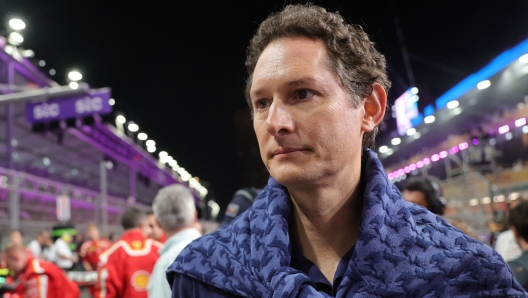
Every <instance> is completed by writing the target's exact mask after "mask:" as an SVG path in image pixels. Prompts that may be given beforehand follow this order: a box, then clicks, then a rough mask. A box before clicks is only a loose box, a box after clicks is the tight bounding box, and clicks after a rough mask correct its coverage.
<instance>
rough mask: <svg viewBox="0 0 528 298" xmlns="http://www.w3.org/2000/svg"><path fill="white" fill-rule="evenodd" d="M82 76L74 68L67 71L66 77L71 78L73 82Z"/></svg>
mask: <svg viewBox="0 0 528 298" xmlns="http://www.w3.org/2000/svg"><path fill="white" fill-rule="evenodd" d="M82 77H83V76H82V74H81V73H80V72H78V71H76V70H74V71H70V72H69V73H68V79H70V80H72V81H74V82H76V81H80V80H82Z"/></svg>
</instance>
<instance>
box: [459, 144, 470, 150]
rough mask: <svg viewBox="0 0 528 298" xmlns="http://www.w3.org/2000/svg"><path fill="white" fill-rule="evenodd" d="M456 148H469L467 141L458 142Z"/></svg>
mask: <svg viewBox="0 0 528 298" xmlns="http://www.w3.org/2000/svg"><path fill="white" fill-rule="evenodd" d="M458 148H460V150H466V149H467V148H469V145H468V143H467V142H464V143H460V144H458Z"/></svg>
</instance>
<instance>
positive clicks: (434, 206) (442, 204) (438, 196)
mask: <svg viewBox="0 0 528 298" xmlns="http://www.w3.org/2000/svg"><path fill="white" fill-rule="evenodd" d="M423 180H424V182H425V183H426V184H427V185H428V186H429V189H430V190H431V191H429V192H428V194H427V201H428V203H429V211H431V212H432V213H434V214H437V215H443V214H444V212H445V208H446V204H447V200H446V199H445V198H444V192H443V190H442V187H441V186H440V184H438V182H436V181H435V180H433V179H430V178H424V179H423Z"/></svg>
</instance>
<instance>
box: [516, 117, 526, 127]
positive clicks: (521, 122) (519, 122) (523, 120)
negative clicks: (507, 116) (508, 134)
mask: <svg viewBox="0 0 528 298" xmlns="http://www.w3.org/2000/svg"><path fill="white" fill-rule="evenodd" d="M523 125H526V118H520V119H517V120H515V126H516V127H521V126H523Z"/></svg>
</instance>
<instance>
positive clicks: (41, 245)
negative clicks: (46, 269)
mask: <svg viewBox="0 0 528 298" xmlns="http://www.w3.org/2000/svg"><path fill="white" fill-rule="evenodd" d="M49 238H50V235H49V232H48V231H46V230H42V231H40V232H39V233H38V234H37V237H35V239H33V240H31V242H29V243H28V245H27V248H28V249H29V250H30V251H31V254H32V255H33V257H34V258H37V259H40V258H42V259H45V258H44V257H43V255H42V252H43V250H44V249H45V248H46V247H47V245H48V243H49V240H48V239H49Z"/></svg>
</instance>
